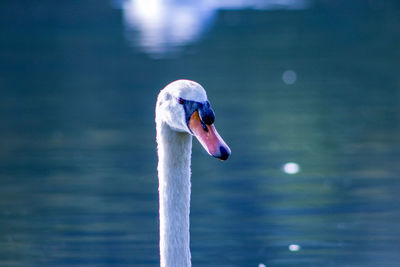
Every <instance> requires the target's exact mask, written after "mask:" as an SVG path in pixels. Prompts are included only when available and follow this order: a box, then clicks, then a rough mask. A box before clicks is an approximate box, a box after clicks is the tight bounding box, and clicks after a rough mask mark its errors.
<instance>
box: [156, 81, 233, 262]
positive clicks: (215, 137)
mask: <svg viewBox="0 0 400 267" xmlns="http://www.w3.org/2000/svg"><path fill="white" fill-rule="evenodd" d="M214 119H215V116H214V112H213V110H212V109H211V106H210V103H209V102H208V99H207V95H206V92H205V90H204V89H203V87H202V86H201V85H199V84H198V83H196V82H194V81H189V80H178V81H175V82H172V83H170V84H169V85H167V86H166V87H165V88H164V89H162V90H161V92H160V93H159V95H158V98H157V104H156V129H157V151H158V178H159V198H160V199H159V200H160V265H161V266H162V267H171V266H176V267H188V266H191V257H190V248H189V237H190V235H189V211H190V174H191V172H190V158H191V153H192V135H194V136H196V137H197V139H198V140H199V141H200V143H201V144H202V146H203V147H204V149H205V150H206V151H207V152H208V153H209V154H210V155H211V156H214V157H216V158H219V159H221V160H226V159H227V158H228V157H229V155H230V153H231V151H230V148H229V147H228V146H227V145H226V143H225V142H224V141H223V140H222V138H221V137H220V136H219V134H218V132H217V131H216V129H215V127H214V125H213V123H214Z"/></svg>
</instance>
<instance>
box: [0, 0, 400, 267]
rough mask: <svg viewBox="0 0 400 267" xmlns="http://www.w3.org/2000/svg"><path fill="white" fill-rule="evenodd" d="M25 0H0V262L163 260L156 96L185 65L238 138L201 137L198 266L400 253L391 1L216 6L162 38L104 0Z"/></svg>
mask: <svg viewBox="0 0 400 267" xmlns="http://www.w3.org/2000/svg"><path fill="white" fill-rule="evenodd" d="M33 2H35V3H32V2H30V1H2V2H1V3H0V265H1V266H65V265H73V266H75V265H78V266H79V265H87V266H102V265H104V266H106V265H107V266H114V265H115V266H119V265H124V264H126V265H132V266H143V265H148V266H156V265H157V264H158V261H159V256H158V191H157V186H158V183H157V174H156V162H157V157H156V145H155V129H154V104H155V100H156V96H157V94H158V91H159V90H160V89H161V88H162V87H163V86H165V85H166V84H167V83H169V82H171V81H173V80H175V79H178V78H189V79H193V80H196V81H198V82H200V83H201V84H202V85H203V86H204V87H205V88H206V90H207V92H208V96H209V98H210V101H211V103H212V105H213V108H214V110H215V112H216V115H217V119H216V126H217V128H218V129H219V132H220V133H221V135H222V136H223V137H224V139H225V140H226V141H227V143H228V144H229V145H230V147H231V149H232V153H233V154H232V157H231V158H230V159H229V160H228V161H227V162H225V163H222V162H219V161H217V160H215V159H213V158H210V157H208V156H207V155H206V154H205V152H203V151H202V149H201V147H200V145H199V144H198V143H197V141H195V144H194V151H193V162H192V172H193V176H192V203H191V204H192V205H191V208H192V209H191V249H192V258H193V259H192V260H193V264H194V266H258V265H259V264H265V265H266V266H398V264H399V262H400V226H399V222H400V193H399V192H400V177H399V173H400V163H399V162H400V78H399V77H400V75H399V70H400V6H399V5H398V3H397V1H385V3H380V2H379V1H377V2H378V3H373V2H375V1H369V2H368V1H353V2H352V3H350V4H349V3H347V1H321V2H320V3H319V2H315V1H314V2H310V3H309V6H308V7H307V8H302V9H296V10H285V9H279V8H278V9H273V10H252V9H248V8H245V9H236V10H227V9H225V10H224V9H220V10H218V11H216V12H215V14H214V17H213V21H212V22H210V21H208V26H207V27H205V29H204V30H203V31H202V35H201V36H198V37H197V38H196V39H193V41H192V42H187V43H184V42H182V47H179V45H178V46H177V47H174V49H170V50H173V51H172V52H171V53H169V54H168V53H167V54H161V53H160V52H158V53H159V54H156V55H154V54H151V53H149V52H148V51H146V49H145V48H146V47H145V45H143V44H140V42H136V45H135V38H139V37H138V36H140V35H139V33H137V32H136V33H135V31H134V30H133V31H130V30H129V31H128V30H127V29H126V27H127V25H125V26H124V23H123V15H122V10H121V9H119V8H114V7H113V5H112V4H111V3H110V2H109V1H89V0H85V1H38V2H36V1H33ZM364 2H365V3H364ZM366 2H368V3H366ZM209 18H211V16H209ZM209 20H210V19H209ZM128 34H131V36H130V37H127V35H128ZM135 34H136V35H135ZM135 36H136V37H135ZM167 50H168V49H167ZM163 52H165V51H163ZM288 162H295V163H297V164H298V165H297V166H300V171H299V172H297V173H295V174H288V173H285V172H284V171H283V169H282V168H283V166H284V164H285V163H288ZM290 245H297V246H299V247H296V246H291V247H290V248H291V249H289V246H290ZM296 250H297V251H296Z"/></svg>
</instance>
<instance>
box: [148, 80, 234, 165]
mask: <svg viewBox="0 0 400 267" xmlns="http://www.w3.org/2000/svg"><path fill="white" fill-rule="evenodd" d="M214 121H215V114H214V111H213V110H212V108H211V105H210V102H208V99H207V94H206V91H205V90H204V88H203V87H202V86H201V85H200V84H198V83H196V82H194V81H189V80H178V81H175V82H172V83H170V84H168V85H167V86H166V87H165V88H164V89H163V90H161V92H160V94H159V95H158V98H157V105H156V123H157V124H162V123H166V124H167V125H168V126H169V127H170V128H171V129H173V130H174V131H177V132H186V133H188V134H191V135H194V136H195V137H196V138H197V139H198V140H199V142H200V144H201V145H202V146H203V148H204V149H205V150H206V151H207V153H208V154H210V155H211V156H213V157H216V158H219V159H221V160H226V159H227V158H228V157H229V155H230V154H231V150H230V148H229V147H228V145H227V144H226V143H225V142H224V140H223V139H222V138H221V136H220V135H219V134H218V132H217V130H216V129H215V127H214Z"/></svg>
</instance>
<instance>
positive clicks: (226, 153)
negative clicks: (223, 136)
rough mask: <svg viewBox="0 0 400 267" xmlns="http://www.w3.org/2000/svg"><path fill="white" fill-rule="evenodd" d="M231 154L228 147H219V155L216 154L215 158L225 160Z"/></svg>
mask: <svg viewBox="0 0 400 267" xmlns="http://www.w3.org/2000/svg"><path fill="white" fill-rule="evenodd" d="M230 154H231V151H230V149H229V148H226V147H224V146H220V147H219V155H218V156H216V158H218V159H220V160H222V161H225V160H227V159H228V158H229V155H230Z"/></svg>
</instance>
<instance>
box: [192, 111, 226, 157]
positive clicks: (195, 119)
mask: <svg viewBox="0 0 400 267" xmlns="http://www.w3.org/2000/svg"><path fill="white" fill-rule="evenodd" d="M188 125H189V128H190V130H191V131H192V133H193V135H194V136H196V138H197V139H198V140H199V142H200V144H201V145H202V146H203V148H204V149H205V150H206V151H207V153H208V154H210V155H211V156H213V157H216V158H218V159H220V160H226V159H228V157H229V155H230V154H231V149H230V148H229V146H228V145H227V144H226V143H225V142H224V140H223V139H222V138H221V136H220V135H219V134H218V132H217V130H216V129H215V127H214V124H211V125H207V124H205V123H204V122H202V121H201V119H200V116H199V112H198V111H197V110H196V111H195V112H193V114H192V116H191V117H190V119H189V123H188Z"/></svg>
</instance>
